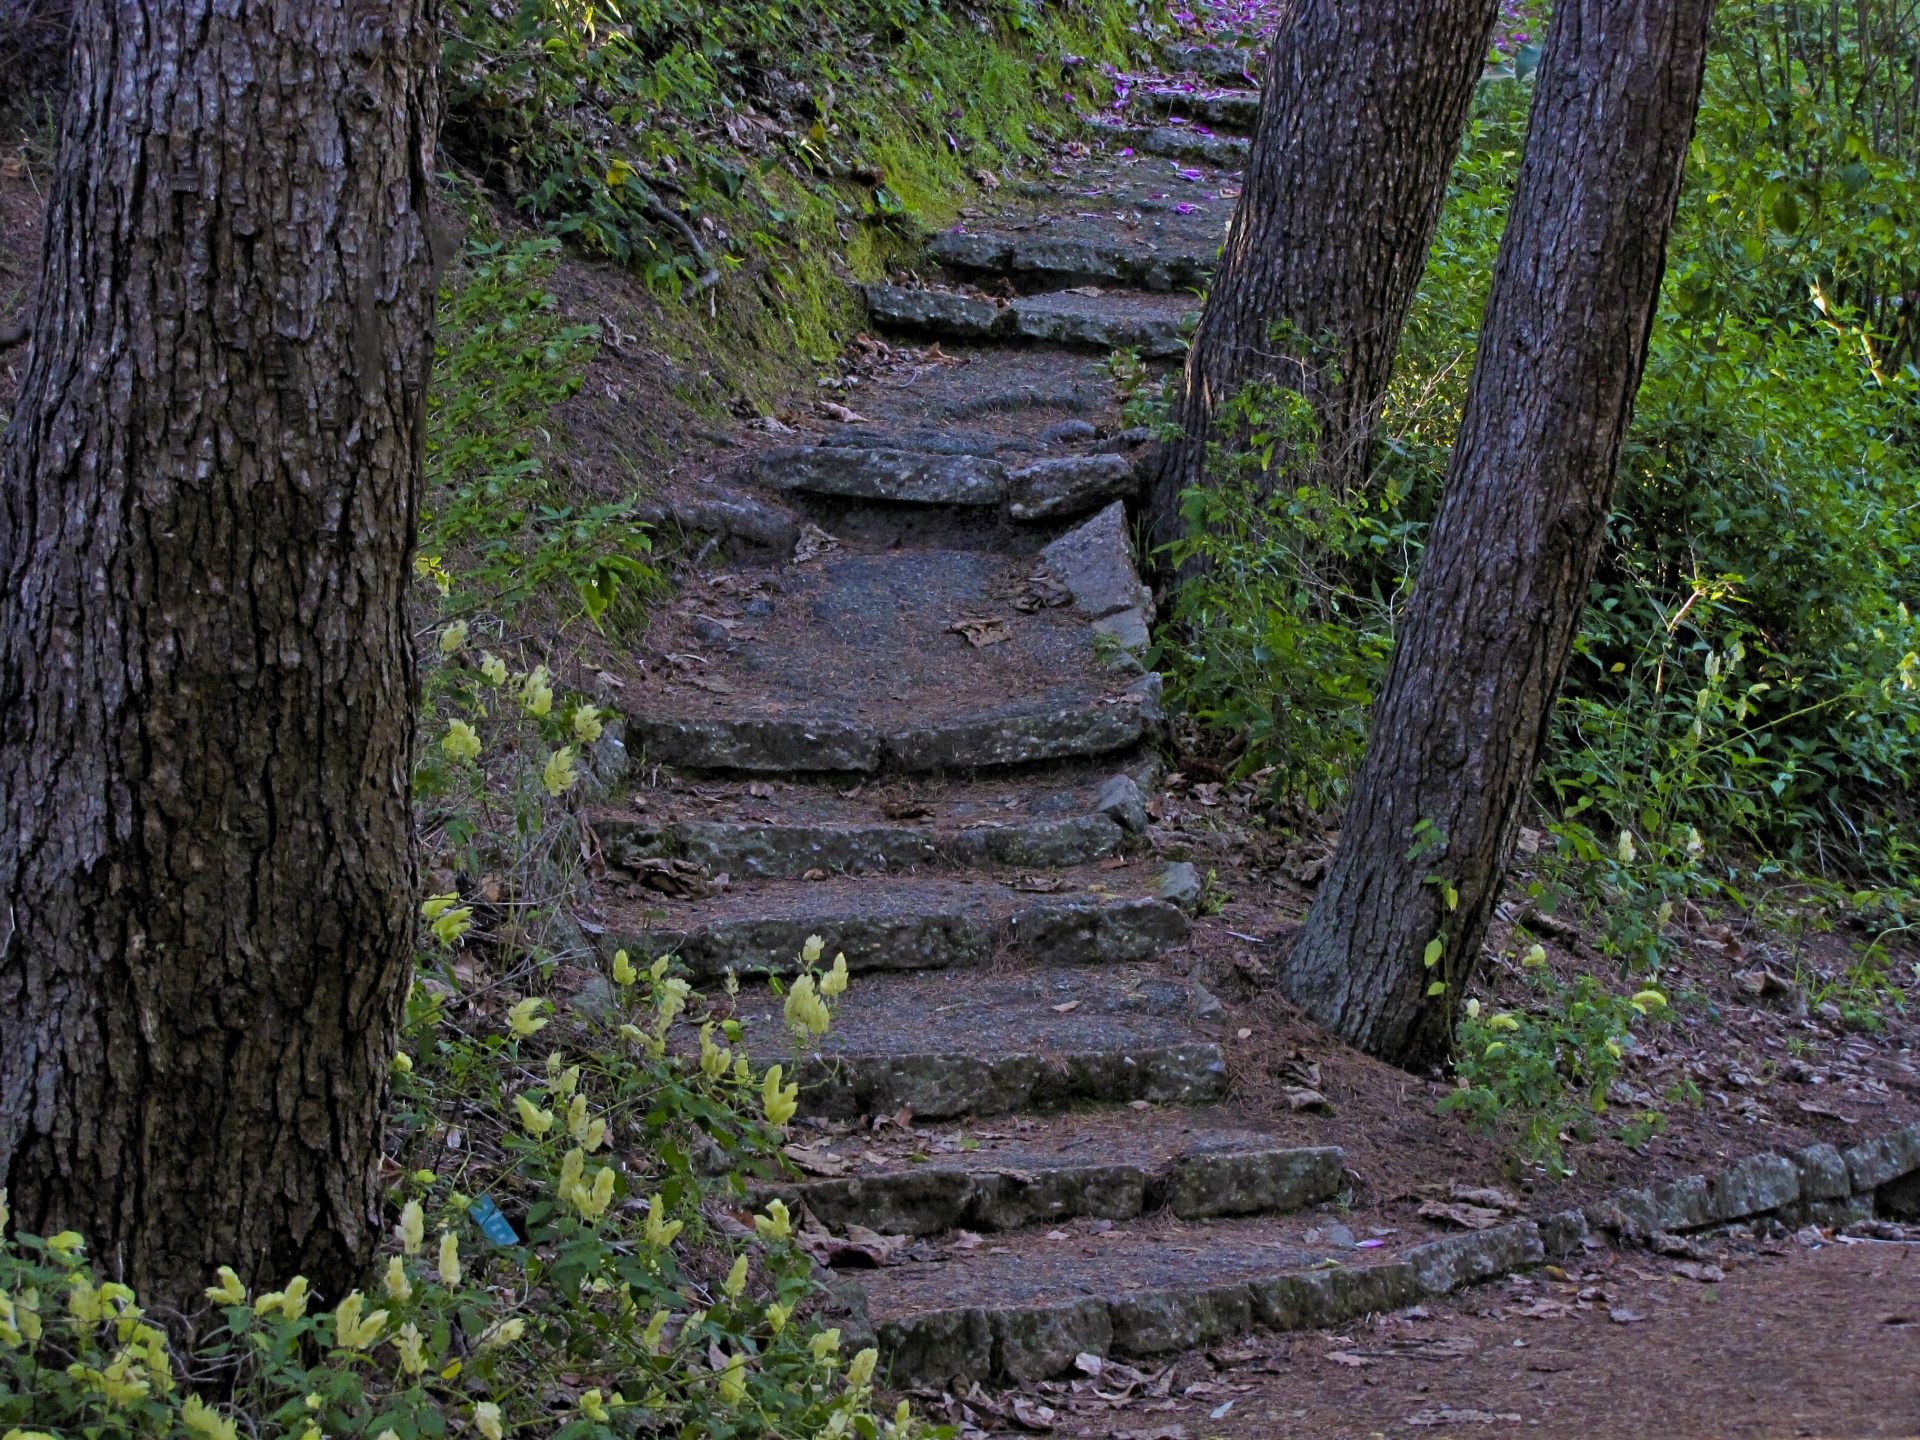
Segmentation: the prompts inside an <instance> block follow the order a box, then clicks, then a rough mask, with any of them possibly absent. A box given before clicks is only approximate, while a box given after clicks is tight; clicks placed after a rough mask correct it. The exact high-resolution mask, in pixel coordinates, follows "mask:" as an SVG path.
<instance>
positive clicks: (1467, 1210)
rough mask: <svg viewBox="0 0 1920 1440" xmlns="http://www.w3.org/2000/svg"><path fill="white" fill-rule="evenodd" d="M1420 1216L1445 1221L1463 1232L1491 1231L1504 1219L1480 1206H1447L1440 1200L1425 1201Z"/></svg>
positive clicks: (1495, 1212) (1494, 1211) (1497, 1212)
mask: <svg viewBox="0 0 1920 1440" xmlns="http://www.w3.org/2000/svg"><path fill="white" fill-rule="evenodd" d="M1420 1214H1421V1216H1422V1218H1424V1219H1427V1220H1445V1221H1447V1222H1448V1223H1450V1224H1453V1225H1458V1226H1459V1227H1460V1228H1461V1229H1463V1230H1491V1229H1492V1228H1493V1227H1494V1226H1496V1225H1498V1224H1499V1223H1500V1221H1501V1220H1502V1219H1503V1218H1504V1217H1503V1216H1502V1215H1501V1213H1500V1212H1499V1211H1498V1210H1488V1209H1486V1208H1485V1207H1484V1206H1480V1205H1459V1204H1448V1203H1446V1202H1445V1201H1441V1200H1429V1201H1427V1203H1426V1204H1424V1205H1422V1206H1421V1207H1420Z"/></svg>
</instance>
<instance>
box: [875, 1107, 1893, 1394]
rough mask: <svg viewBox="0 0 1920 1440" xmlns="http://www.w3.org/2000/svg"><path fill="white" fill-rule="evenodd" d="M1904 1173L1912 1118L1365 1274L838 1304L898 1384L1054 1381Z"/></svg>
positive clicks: (1344, 1314)
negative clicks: (892, 1306) (918, 1306)
mask: <svg viewBox="0 0 1920 1440" xmlns="http://www.w3.org/2000/svg"><path fill="white" fill-rule="evenodd" d="M1916 1177H1920V1122H1915V1123H1912V1124H1909V1125H1906V1126H1903V1127H1901V1128H1899V1129H1897V1130H1893V1131H1889V1132H1888V1133H1886V1134H1884V1135H1879V1136H1875V1137H1872V1138H1870V1139H1867V1140H1864V1141H1862V1142H1861V1143H1860V1144H1858V1145H1854V1146H1852V1147H1850V1148H1848V1149H1846V1150H1844V1151H1843V1150H1840V1149H1838V1148H1837V1147H1835V1146H1833V1145H1827V1144H1817V1145H1809V1146H1804V1147H1802V1148H1800V1149H1797V1150H1790V1151H1786V1152H1784V1153H1782V1152H1775V1151H1762V1152H1760V1153H1758V1154H1754V1155H1750V1156H1747V1157H1746V1158H1745V1159H1743V1160H1740V1161H1737V1162H1736V1163H1735V1164H1733V1165H1731V1166H1729V1167H1727V1168H1726V1169H1725V1170H1722V1171H1718V1172H1716V1173H1714V1174H1712V1175H1691V1176H1685V1177H1683V1178H1681V1179H1679V1180H1675V1181H1661V1182H1658V1183H1656V1184H1654V1185H1651V1186H1647V1187H1645V1188H1642V1189H1632V1190H1623V1191H1619V1192H1617V1193H1615V1194H1613V1195H1610V1196H1605V1197H1602V1198H1601V1199H1599V1200H1596V1201H1593V1202H1591V1203H1589V1204H1588V1205H1587V1206H1585V1207H1584V1208H1582V1209H1575V1210H1565V1211H1561V1212H1559V1213H1557V1214H1554V1215H1550V1216H1548V1217H1547V1218H1546V1219H1545V1220H1542V1221H1539V1222H1535V1221H1532V1220H1523V1221H1517V1222H1514V1223H1512V1224H1507V1225H1501V1226H1497V1227H1495V1228H1492V1229H1488V1230H1480V1231H1474V1232H1471V1233H1468V1234H1465V1235H1450V1236H1447V1237H1445V1238H1444V1239H1441V1240H1435V1241H1430V1242H1428V1243H1426V1244H1423V1245H1417V1246H1414V1247H1413V1248H1411V1249H1410V1250H1408V1251H1406V1252H1405V1253H1404V1254H1403V1255H1400V1256H1398V1257H1396V1258H1394V1259H1391V1260H1386V1261H1381V1262H1379V1263H1376V1264H1371V1265H1362V1266H1352V1267H1347V1266H1341V1267H1338V1268H1334V1269H1327V1270H1313V1271H1306V1272H1299V1271H1292V1272H1288V1273H1285V1274H1280V1275H1276V1276H1274V1277H1272V1278H1270V1279H1258V1280H1253V1281H1242V1282H1239V1283H1236V1284H1231V1285H1225V1286H1185V1287H1181V1286H1175V1287H1168V1288H1166V1289H1163V1290H1156V1291H1150V1292H1135V1293H1132V1294H1124V1295H1119V1296H1113V1297H1107V1298H1100V1297H1088V1298H1086V1299H1082V1300H1072V1301H1062V1302H1056V1303H1053V1304H1049V1305H1035V1306H1027V1307H1008V1308H988V1307H984V1306H968V1307H959V1308H955V1309H952V1310H930V1311H925V1312H922V1313H920V1314H917V1315H911V1316H907V1317H905V1318H904V1319H901V1320H889V1321H883V1322H882V1323H881V1324H880V1325H879V1326H877V1327H875V1326H873V1325H872V1324H871V1322H870V1321H869V1320H867V1317H866V1312H865V1309H864V1295H862V1294H859V1293H856V1292H854V1291H853V1290H852V1289H851V1288H850V1287H840V1288H839V1290H838V1293H839V1296H840V1298H841V1300H842V1302H843V1303H850V1304H851V1306H852V1313H851V1316H850V1319H851V1320H852V1322H853V1323H854V1324H855V1325H856V1327H858V1328H859V1329H860V1331H861V1332H862V1333H863V1334H864V1335H866V1336H870V1337H872V1339H871V1343H877V1344H878V1345H879V1346H880V1350H881V1354H882V1357H883V1362H884V1363H885V1364H886V1365H887V1366H888V1376H889V1381H890V1383H891V1384H893V1385H895V1386H897V1387H902V1388H906V1387H911V1386H915V1385H926V1384H944V1383H945V1382H946V1379H947V1377H948V1376H951V1375H954V1374H963V1375H967V1376H968V1377H969V1378H972V1379H981V1380H986V1379H994V1380H1003V1381H1011V1382H1014V1383H1022V1382H1025V1381H1028V1380H1038V1379H1045V1378H1048V1377H1050V1376H1053V1375H1057V1374H1061V1373H1063V1372H1065V1371H1066V1370H1067V1369H1068V1368H1070V1367H1071V1365H1072V1363H1073V1360H1074V1357H1075V1356H1076V1355H1079V1354H1082V1353H1090V1354H1095V1355H1100V1356H1103V1357H1104V1356H1106V1355H1108V1354H1113V1355H1117V1356H1122V1357H1146V1356H1151V1355H1160V1354H1167V1353H1170V1352H1173V1351H1183V1350H1196V1349H1200V1348H1202V1347H1203V1346H1206V1345H1210V1344H1213V1343H1214V1342H1216V1341H1218V1340H1223V1339H1229V1338H1232V1337H1233V1336H1236V1335H1242V1334H1246V1333H1248V1332H1250V1331H1252V1330H1254V1329H1264V1330H1315V1329H1321V1328H1324V1327H1327V1326H1332V1325H1339V1324H1343V1323H1345V1322H1347V1321H1350V1320H1354V1319H1357V1318H1360V1317H1362V1316H1364V1315H1367V1314H1371V1313H1376V1312H1382V1311H1389V1310H1398V1309H1403V1308H1405V1307H1406V1306H1408V1305H1412V1304H1416V1303H1418V1302H1419V1300H1420V1299H1422V1298H1423V1297H1426V1296H1434V1295H1444V1294H1447V1293H1450V1292H1451V1291H1454V1290H1458V1289H1461V1288H1463V1287H1465V1286H1467V1285H1473V1284H1480V1283H1483V1282H1485V1281H1488V1280H1494V1279H1498V1278H1500V1277H1502V1276H1504V1275H1508V1274H1513V1273H1516V1272H1518V1271H1521V1270H1526V1269H1531V1268H1532V1267H1534V1266H1537V1265H1540V1264H1542V1263H1544V1262H1545V1261H1547V1260H1549V1259H1554V1260H1559V1259H1566V1258H1568V1257H1570V1256H1573V1255H1576V1254H1579V1253H1581V1252H1582V1251H1583V1250H1584V1249H1585V1248H1586V1247H1587V1246H1588V1245H1589V1244H1590V1243H1593V1242H1592V1238H1591V1236H1592V1231H1594V1230H1596V1229H1597V1230H1602V1231H1606V1232H1609V1233H1611V1234H1612V1235H1613V1236H1614V1237H1615V1238H1616V1239H1617V1240H1618V1241H1619V1242H1620V1243H1622V1244H1635V1243H1642V1244H1644V1243H1647V1242H1649V1241H1651V1240H1653V1239H1655V1238H1656V1237H1657V1236H1658V1235H1660V1234H1662V1233H1670V1234H1671V1233H1681V1232H1684V1231H1688V1230H1704V1229H1707V1228H1709V1227H1712V1226H1715V1225H1724V1224H1731V1223H1734V1222H1736V1221H1740V1220H1746V1219H1752V1218H1755V1217H1758V1216H1762V1215H1769V1214H1773V1215H1778V1216H1779V1217H1780V1218H1781V1220H1782V1222H1783V1223H1793V1224H1807V1223H1818V1222H1820V1221H1823V1220H1824V1221H1826V1222H1827V1223H1830V1224H1845V1223H1851V1222H1852V1221H1854V1220H1858V1219H1865V1218H1870V1217H1871V1215H1872V1213H1873V1210H1874V1208H1875V1202H1876V1200H1878V1199H1880V1198H1881V1197H1882V1196H1883V1192H1886V1191H1887V1190H1889V1189H1890V1188H1891V1187H1895V1186H1899V1187H1901V1188H1902V1194H1901V1200H1902V1203H1904V1204H1907V1205H1914V1204H1916V1203H1920V1195H1916V1194H1906V1193H1905V1191H1907V1190H1909V1189H1920V1184H1917V1183H1916ZM969 1367H972V1368H969Z"/></svg>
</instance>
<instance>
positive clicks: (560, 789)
mask: <svg viewBox="0 0 1920 1440" xmlns="http://www.w3.org/2000/svg"><path fill="white" fill-rule="evenodd" d="M579 779H580V775H579V773H578V772H577V771H576V770H575V769H574V768H573V747H572V746H571V745H562V746H561V747H560V748H559V749H558V750H556V751H554V752H553V754H552V755H550V756H548V757H547V768H546V769H544V770H542V771H541V772H540V783H541V784H542V785H545V786H546V787H547V793H548V794H549V795H551V796H553V797H554V798H555V799H556V800H557V799H558V798H559V797H560V796H562V795H564V794H566V793H567V791H569V790H571V789H572V788H573V787H574V785H575V783H576V782H578V780H579Z"/></svg>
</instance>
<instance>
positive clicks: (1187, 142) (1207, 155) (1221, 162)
mask: <svg viewBox="0 0 1920 1440" xmlns="http://www.w3.org/2000/svg"><path fill="white" fill-rule="evenodd" d="M1133 143H1134V145H1135V146H1136V147H1138V148H1139V149H1140V150H1142V151H1144V152H1145V153H1146V154H1148V155H1163V156H1165V157H1166V158H1168V159H1170V160H1198V161H1200V162H1201V163H1202V164H1204V165H1213V166H1217V167H1218V168H1220V169H1222V170H1231V169H1237V168H1238V167H1240V166H1243V165H1245V164H1246V163H1247V152H1248V149H1249V146H1248V143H1247V142H1246V141H1245V140H1243V139H1241V138H1239V137H1238V136H1234V135H1202V134H1200V133H1198V132H1197V131H1194V130H1188V129H1182V128H1181V127H1179V126H1175V125H1162V126H1158V127H1156V128H1154V129H1152V130H1148V131H1146V132H1145V133H1144V134H1140V135H1138V136H1136V137H1134V140H1133Z"/></svg>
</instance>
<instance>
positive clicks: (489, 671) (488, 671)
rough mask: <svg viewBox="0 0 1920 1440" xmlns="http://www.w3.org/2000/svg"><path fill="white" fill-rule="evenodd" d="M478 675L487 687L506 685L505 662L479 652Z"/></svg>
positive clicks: (497, 657)
mask: <svg viewBox="0 0 1920 1440" xmlns="http://www.w3.org/2000/svg"><path fill="white" fill-rule="evenodd" d="M480 674H481V676H482V678H484V679H485V680H486V682H487V683H488V684H489V685H504V684H506V683H507V662H506V661H504V660H502V659H501V658H500V657H499V656H498V655H489V654H487V653H486V651H484V650H483V651H481V652H480Z"/></svg>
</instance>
